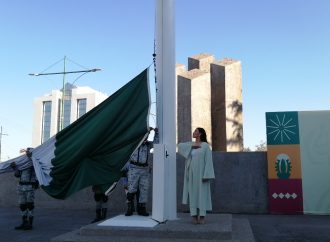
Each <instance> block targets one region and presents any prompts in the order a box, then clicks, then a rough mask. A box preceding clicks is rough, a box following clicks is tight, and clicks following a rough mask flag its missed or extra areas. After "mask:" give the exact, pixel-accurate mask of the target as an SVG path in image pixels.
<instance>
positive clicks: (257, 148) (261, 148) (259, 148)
mask: <svg viewBox="0 0 330 242" xmlns="http://www.w3.org/2000/svg"><path fill="white" fill-rule="evenodd" d="M255 151H267V145H266V141H263V140H260V144H258V145H256V146H255Z"/></svg>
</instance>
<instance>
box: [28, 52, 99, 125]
mask: <svg viewBox="0 0 330 242" xmlns="http://www.w3.org/2000/svg"><path fill="white" fill-rule="evenodd" d="M65 62H66V56H64V69H63V71H61V72H48V73H29V76H36V77H38V76H47V75H63V84H62V85H63V87H62V100H61V110H60V111H61V113H60V130H62V129H63V121H64V97H65V75H66V74H77V73H82V74H81V75H80V76H78V77H77V78H76V79H75V80H74V81H73V82H72V84H73V83H74V82H76V81H77V80H78V79H79V78H80V77H82V76H83V75H85V74H87V73H89V72H97V71H101V70H102V69H99V68H93V69H87V70H81V71H66V70H65Z"/></svg>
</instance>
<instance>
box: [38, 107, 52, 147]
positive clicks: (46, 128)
mask: <svg viewBox="0 0 330 242" xmlns="http://www.w3.org/2000/svg"><path fill="white" fill-rule="evenodd" d="M42 107H43V110H42V131H41V143H44V142H45V141H47V140H48V139H49V138H50V125H51V113H52V102H51V101H46V102H43V105H42Z"/></svg>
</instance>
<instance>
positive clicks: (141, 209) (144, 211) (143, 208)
mask: <svg viewBox="0 0 330 242" xmlns="http://www.w3.org/2000/svg"><path fill="white" fill-rule="evenodd" d="M137 212H138V215H141V216H149V213H147V209H146V204H145V203H138V207H137Z"/></svg>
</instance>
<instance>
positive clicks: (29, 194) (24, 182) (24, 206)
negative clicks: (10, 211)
mask: <svg viewBox="0 0 330 242" xmlns="http://www.w3.org/2000/svg"><path fill="white" fill-rule="evenodd" d="M32 150H33V149H32V148H27V149H26V150H24V151H25V154H26V155H27V156H28V157H29V159H30V160H31V156H32ZM31 163H32V160H31ZM11 167H12V168H13V169H14V170H15V173H14V175H15V177H17V178H19V183H18V186H17V193H18V202H19V207H20V210H21V214H22V224H21V225H19V226H17V227H15V229H18V230H31V229H32V224H33V209H34V193H35V189H37V188H38V186H39V183H38V180H37V178H36V173H35V171H34V167H33V165H32V166H30V167H28V168H26V169H24V170H18V169H17V166H16V164H15V163H11Z"/></svg>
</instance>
